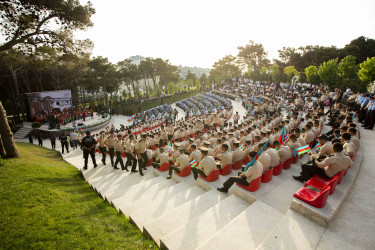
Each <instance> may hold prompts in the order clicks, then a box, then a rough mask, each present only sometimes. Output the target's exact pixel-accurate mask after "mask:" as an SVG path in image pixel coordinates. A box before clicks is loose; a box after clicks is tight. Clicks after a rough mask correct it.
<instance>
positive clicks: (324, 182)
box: [305, 175, 339, 195]
mask: <svg viewBox="0 0 375 250" xmlns="http://www.w3.org/2000/svg"><path fill="white" fill-rule="evenodd" d="M338 180H339V177H338V176H335V177H333V178H332V179H326V178H323V177H321V176H319V175H314V177H312V178H310V180H308V181H307V182H306V183H305V187H307V185H310V186H313V187H315V188H318V189H321V190H322V189H324V188H325V187H326V186H330V187H331V189H330V191H329V195H331V194H333V192H335V189H336V185H337V182H338Z"/></svg>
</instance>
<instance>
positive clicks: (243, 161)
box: [242, 156, 250, 165]
mask: <svg viewBox="0 0 375 250" xmlns="http://www.w3.org/2000/svg"><path fill="white" fill-rule="evenodd" d="M249 162H250V159H249V157H248V156H245V158H243V160H242V164H243V165H247V164H248V163H249Z"/></svg>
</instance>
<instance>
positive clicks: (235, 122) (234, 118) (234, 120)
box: [233, 111, 240, 124]
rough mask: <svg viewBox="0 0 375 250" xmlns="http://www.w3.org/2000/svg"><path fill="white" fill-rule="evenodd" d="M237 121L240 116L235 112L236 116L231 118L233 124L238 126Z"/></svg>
mask: <svg viewBox="0 0 375 250" xmlns="http://www.w3.org/2000/svg"><path fill="white" fill-rule="evenodd" d="M239 120H240V115H239V114H238V111H237V112H236V114H235V115H234V116H233V122H234V124H238V121H239Z"/></svg>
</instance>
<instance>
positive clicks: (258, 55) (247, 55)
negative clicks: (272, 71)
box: [237, 40, 269, 70]
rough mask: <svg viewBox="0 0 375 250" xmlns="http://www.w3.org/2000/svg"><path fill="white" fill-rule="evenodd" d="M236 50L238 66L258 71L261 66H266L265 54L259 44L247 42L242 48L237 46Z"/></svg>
mask: <svg viewBox="0 0 375 250" xmlns="http://www.w3.org/2000/svg"><path fill="white" fill-rule="evenodd" d="M237 49H238V55H237V57H238V61H239V64H240V65H241V66H242V67H244V66H246V67H247V68H248V69H249V68H253V70H258V69H260V68H261V67H262V66H268V65H269V60H268V59H267V52H266V51H265V49H264V47H263V45H262V44H261V43H255V42H254V41H251V40H250V41H249V44H246V45H245V46H244V47H242V46H239V47H237Z"/></svg>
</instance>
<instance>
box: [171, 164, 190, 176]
mask: <svg viewBox="0 0 375 250" xmlns="http://www.w3.org/2000/svg"><path fill="white" fill-rule="evenodd" d="M174 172H175V173H176V174H177V175H179V176H181V177H185V176H189V175H190V174H191V167H190V166H187V167H185V168H183V169H182V170H181V172H180V173H179V172H177V171H176V170H175V171H174Z"/></svg>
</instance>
